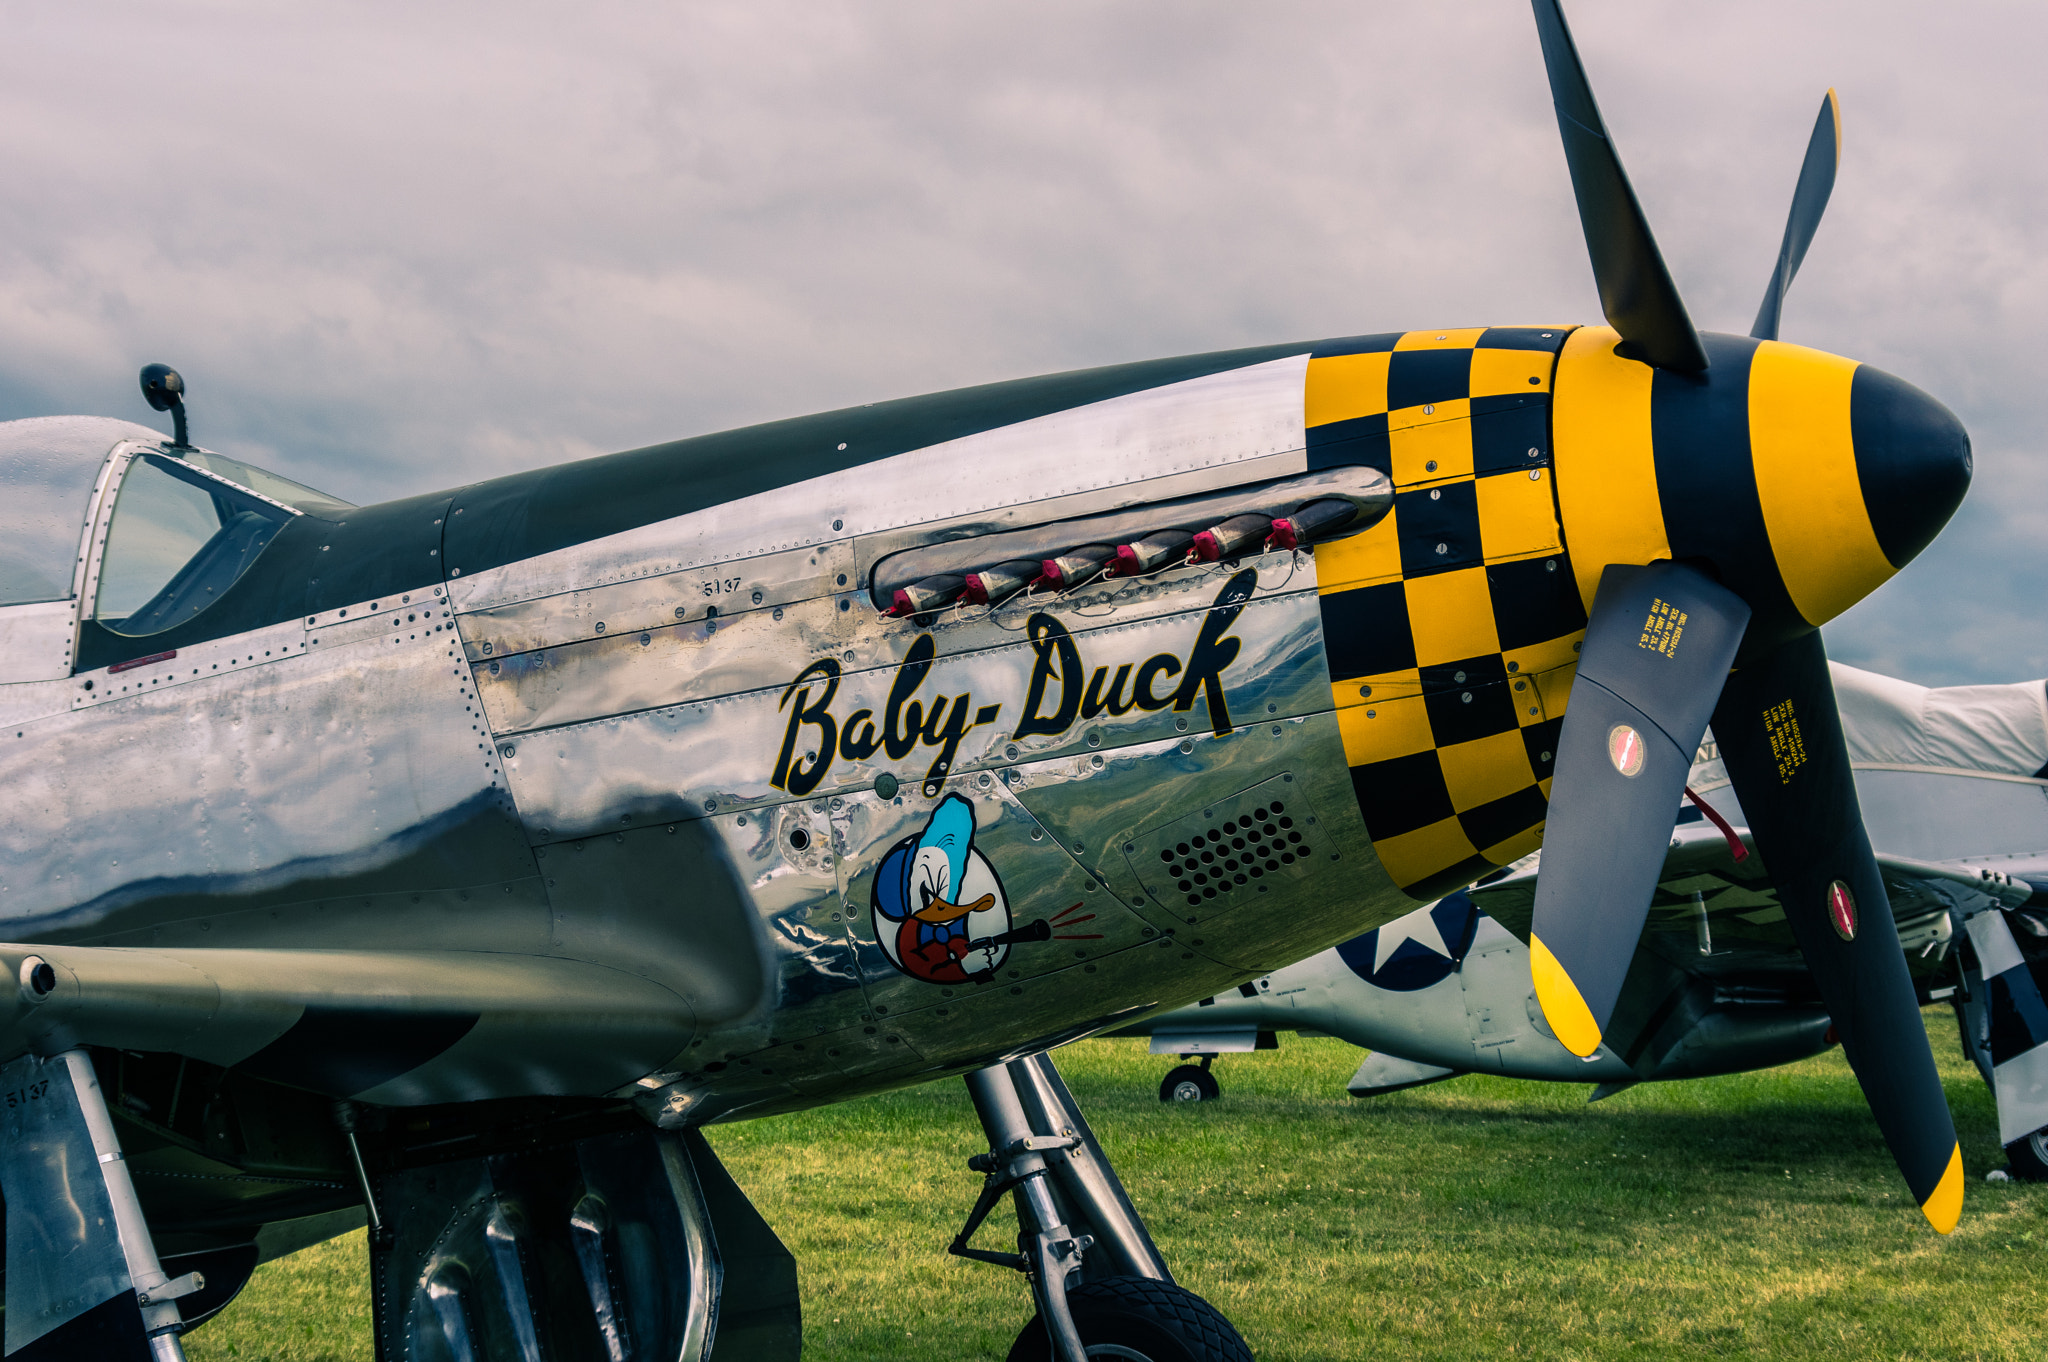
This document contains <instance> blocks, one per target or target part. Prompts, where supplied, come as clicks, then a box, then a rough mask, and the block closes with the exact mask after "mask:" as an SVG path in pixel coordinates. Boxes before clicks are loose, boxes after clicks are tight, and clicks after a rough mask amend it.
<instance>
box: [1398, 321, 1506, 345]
mask: <svg viewBox="0 0 2048 1362" xmlns="http://www.w3.org/2000/svg"><path fill="white" fill-rule="evenodd" d="M1485 334H1486V328H1485V327H1483V326H1464V327H1459V328H1457V329H1455V330H1451V331H1410V332H1409V333H1408V334H1407V335H1405V336H1403V337H1401V339H1399V340H1397V341H1395V342H1394V348H1395V349H1396V350H1470V349H1471V348H1472V347H1473V346H1475V345H1477V344H1479V338H1480V337H1481V336H1483V335H1485Z"/></svg>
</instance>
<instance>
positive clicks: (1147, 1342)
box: [1010, 1070, 1252, 1362]
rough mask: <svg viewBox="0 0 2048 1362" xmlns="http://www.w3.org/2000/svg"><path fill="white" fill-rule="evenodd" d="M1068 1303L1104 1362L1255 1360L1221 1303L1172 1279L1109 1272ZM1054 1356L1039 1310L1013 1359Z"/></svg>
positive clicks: (1047, 1360)
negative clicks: (1220, 1310) (1220, 1308)
mask: <svg viewBox="0 0 2048 1362" xmlns="http://www.w3.org/2000/svg"><path fill="white" fill-rule="evenodd" d="M1196 1072H1200V1070H1197V1071H1196ZM1067 1308H1068V1309H1069V1310H1071V1311H1073V1314H1074V1327H1075V1328H1076V1329H1078V1330H1079V1331H1080V1333H1081V1346H1082V1347H1084V1348H1085V1349H1087V1352H1088V1356H1089V1357H1091V1358H1101V1359H1103V1362H1109V1359H1115V1360H1116V1362H1252V1350H1251V1349H1250V1348H1248V1347H1246V1346H1245V1342H1244V1340H1243V1339H1242V1338H1240V1337H1238V1334H1237V1330H1235V1329H1233V1328H1232V1327H1231V1326H1230V1321H1229V1320H1227V1319H1225V1318H1223V1316H1222V1315H1221V1314H1219V1313H1218V1312H1217V1310H1216V1307H1215V1306H1213V1305H1211V1304H1209V1302H1207V1301H1205V1300H1203V1299H1202V1298H1201V1297H1200V1296H1197V1295H1196V1294H1195V1293H1194V1292H1192V1291H1188V1290H1185V1289H1183V1288H1181V1287H1178V1286H1174V1285H1172V1284H1171V1283H1168V1282H1155V1281H1153V1280H1152V1279H1150V1278H1149V1277H1104V1278H1102V1279H1101V1280H1100V1281H1093V1282H1085V1283H1083V1284H1081V1285H1079V1286H1073V1287H1069V1288H1068V1289H1067ZM1051 1359H1052V1340H1051V1339H1049V1338H1047V1337H1046V1334H1045V1325H1044V1323H1043V1322H1042V1321H1040V1320H1039V1318H1038V1317H1037V1316H1036V1315H1034V1316H1032V1318H1031V1322H1030V1323H1029V1324H1027V1325H1025V1326H1024V1332H1023V1333H1021V1334H1019V1335H1017V1342H1016V1343H1015V1344H1014V1345H1013V1346H1012V1347H1011V1349H1010V1362H1051Z"/></svg>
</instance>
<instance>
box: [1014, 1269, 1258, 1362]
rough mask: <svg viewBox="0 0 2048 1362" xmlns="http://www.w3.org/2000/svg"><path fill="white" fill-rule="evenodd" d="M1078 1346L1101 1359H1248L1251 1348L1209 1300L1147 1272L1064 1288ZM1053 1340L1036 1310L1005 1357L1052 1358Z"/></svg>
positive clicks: (1038, 1361) (1028, 1361) (1025, 1361)
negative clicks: (1146, 1275) (1153, 1277)
mask: <svg viewBox="0 0 2048 1362" xmlns="http://www.w3.org/2000/svg"><path fill="white" fill-rule="evenodd" d="M1067 1308H1068V1309H1069V1310H1071V1311H1073V1313H1074V1326H1075V1328H1077V1329H1078V1330H1079V1331H1080V1334H1081V1345H1082V1347H1083V1348H1085V1349H1086V1350H1087V1353H1088V1356H1089V1357H1090V1358H1091V1359H1101V1362H1111V1359H1114V1360H1115V1362H1252V1350H1251V1349H1250V1348H1248V1347H1246V1346H1245V1341H1244V1339H1243V1338H1241V1337H1239V1336H1238V1332H1237V1330H1236V1329H1235V1328H1233V1327H1232V1326H1231V1323H1230V1321H1229V1320H1227V1319H1225V1318H1224V1317H1223V1315H1222V1313H1221V1312H1220V1311H1218V1310H1217V1309H1216V1307H1215V1306H1213V1305H1211V1304H1209V1302H1207V1301H1205V1300H1203V1299H1202V1298H1201V1297H1200V1296H1197V1295H1196V1294H1195V1293H1194V1292H1192V1291H1189V1290H1187V1289H1186V1288H1184V1287H1179V1286H1175V1285H1173V1284H1172V1283H1171V1282H1159V1281H1153V1280H1152V1279H1151V1278H1149V1277H1104V1278H1102V1279H1100V1280H1099V1281H1093V1282H1083V1283H1081V1284H1080V1285H1078V1286H1072V1287H1069V1288H1068V1289H1067ZM1051 1359H1052V1340H1051V1339H1049V1338H1047V1337H1046V1334H1045V1326H1044V1325H1043V1324H1042V1323H1040V1322H1039V1319H1038V1317H1037V1316H1036V1315H1033V1316H1032V1317H1031V1322H1030V1323H1029V1324H1027V1325H1025V1326H1024V1332H1022V1333H1020V1334H1018V1335H1017V1341H1016V1343H1015V1344H1014V1345H1012V1346H1011V1348H1010V1362H1051Z"/></svg>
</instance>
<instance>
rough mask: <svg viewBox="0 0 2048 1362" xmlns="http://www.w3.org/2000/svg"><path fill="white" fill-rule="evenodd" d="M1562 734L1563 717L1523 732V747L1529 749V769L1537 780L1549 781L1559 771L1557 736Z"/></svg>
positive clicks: (1532, 725)
mask: <svg viewBox="0 0 2048 1362" xmlns="http://www.w3.org/2000/svg"><path fill="white" fill-rule="evenodd" d="M1562 732H1564V716H1563V715H1559V716H1558V717H1557V718H1555V719H1545V720H1544V721H1543V722H1542V723H1540V724H1530V725H1529V726H1528V727H1527V728H1525V729H1523V730H1522V746H1524V747H1526V748H1528V749H1529V769H1530V770H1532V771H1534V772H1535V773H1536V779H1538V780H1548V779H1550V777H1551V774H1552V773H1553V772H1554V771H1555V770H1556V769H1557V735H1558V734H1560V733H1562Z"/></svg>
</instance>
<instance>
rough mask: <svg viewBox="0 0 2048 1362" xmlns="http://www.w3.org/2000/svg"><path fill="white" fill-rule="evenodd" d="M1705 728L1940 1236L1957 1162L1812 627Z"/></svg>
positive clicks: (1959, 1183) (1881, 1121) (1956, 1209)
mask: <svg viewBox="0 0 2048 1362" xmlns="http://www.w3.org/2000/svg"><path fill="white" fill-rule="evenodd" d="M1713 723H1714V737H1715V739H1716V740H1717V741H1718V742H1719V743H1720V746H1721V760H1722V761H1723V762H1724V763H1725V764H1726V765H1727V768H1728V775H1729V777H1730V778H1731V779H1732V780H1733V781H1734V784H1735V794H1736V797H1737V798H1738V799H1740V800H1741V801H1742V811H1743V812H1744V813H1745V814H1747V815H1748V817H1749V830H1750V835H1751V836H1752V837H1754V838H1755V839H1756V849H1757V852H1758V854H1760V855H1761V856H1762V857H1763V860H1764V864H1765V865H1767V866H1769V867H1770V871H1771V879H1772V880H1773V881H1774V882H1775V883H1776V884H1777V886H1778V901H1779V902H1780V903H1782V904H1783V905H1784V908H1785V917H1786V919H1787V920H1788V921H1789V922H1790V923H1791V924H1792V936H1793V939H1795V940H1796V941H1798V943H1799V951H1800V954H1802V955H1804V956H1805V957H1806V967H1807V969H1809V970H1811V971H1812V973H1813V978H1814V982H1815V983H1816V984H1818V985H1819V986H1820V996H1821V1000H1822V1001H1823V1002H1825V1003H1826V1004H1827V1009H1828V1015H1829V1016H1830V1017H1831V1018H1833V1020H1834V1023H1835V1034H1836V1035H1837V1036H1838V1037H1840V1039H1841V1042H1842V1053H1843V1055H1844V1056H1846V1057H1847V1058H1848V1061H1849V1067H1850V1068H1851V1069H1853V1070H1855V1071H1856V1081H1857V1082H1858V1083H1859V1084H1861V1085H1862V1087H1863V1095H1864V1097H1865V1098H1866V1099H1868V1100H1869V1102H1870V1110H1871V1114H1872V1115H1874V1116H1876V1117H1877V1126H1878V1129H1879V1130H1881V1131H1882V1132H1884V1139H1885V1143H1886V1144H1887V1145H1889V1146H1890V1147H1891V1151H1892V1157H1893V1158H1895V1159H1897V1160H1898V1164H1899V1171H1900V1172H1902V1173H1904V1174H1905V1175H1906V1186H1907V1187H1909V1188H1911V1189H1912V1192H1913V1198H1914V1200H1916V1201H1918V1202H1919V1203H1920V1209H1921V1210H1922V1211H1924V1212H1925V1213H1926V1215H1927V1219H1928V1220H1929V1221H1930V1222H1932V1224H1933V1225H1934V1228H1936V1229H1938V1230H1940V1231H1941V1232H1942V1233H1943V1234H1947V1233H1948V1232H1949V1231H1950V1230H1952V1229H1954V1228H1955V1226H1956V1219H1957V1217H1958V1216H1959V1215H1960V1214H1961V1212H1962V1208H1963V1158H1962V1151H1961V1149H1960V1148H1958V1147H1957V1144H1956V1128H1955V1124H1954V1122H1953V1121H1952V1120H1951V1119H1950V1117H1949V1110H1948V1102H1947V1100H1946V1098H1945V1097H1944V1096H1943V1095H1942V1090H1941V1078H1940V1075H1939V1074H1937V1073H1936V1072H1935V1068H1934V1056H1933V1055H1932V1054H1931V1053H1930V1052H1929V1051H1928V1048H1927V1032H1926V1029H1925V1028H1924V1026H1923V1025H1922V1023H1921V1020H1920V1003H1919V1000H1918V998H1917V997H1916V996H1915V994H1914V991H1913V980H1912V976H1911V975H1909V974H1908V973H1907V972H1906V957H1905V954H1904V953H1903V952H1902V951H1901V950H1900V949H1899V935H1898V931H1897V928H1896V926H1895V924H1894V922H1893V920H1892V909H1891V901H1890V899H1889V898H1887V897H1886V895H1885V889H1884V880H1883V879H1882V877H1881V876H1880V875H1879V873H1878V868H1877V858H1876V856H1874V855H1873V854H1872V852H1871V849H1870V837H1869V835H1868V834H1867V833H1865V832H1864V830H1863V812H1862V810H1861V808H1859V807H1858V805H1857V802H1856V783H1855V781H1854V779H1852V778H1851V775H1850V770H1849V747H1848V744H1847V742H1846V741H1844V739H1843V736H1842V716H1841V713H1840V711H1839V710H1837V709H1836V707H1835V691H1834V683H1833V682H1832V681H1830V680H1829V678H1828V655H1827V650H1826V649H1825V648H1824V647H1822V646H1821V638H1820V633H1819V631H1818V630H1816V631H1814V632H1813V633H1810V634H1808V635H1806V636H1805V637H1804V638H1798V639H1794V640H1793V641H1792V642H1790V643H1787V644H1785V645H1784V646H1783V647H1781V648H1778V649H1777V650H1776V651H1774V652H1773V653H1771V654H1770V655H1769V656H1768V657H1765V658H1762V659H1759V660H1758V661H1757V662H1756V663H1754V664H1752V665H1749V666H1745V667H1743V668H1741V669H1740V670H1738V671H1737V672H1736V673H1735V674H1734V675H1733V676H1731V677H1729V678H1728V684H1727V686H1726V687H1724V688H1723V689H1722V691H1721V703H1720V704H1719V705H1718V706H1716V708H1715V710H1714V719H1713Z"/></svg>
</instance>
